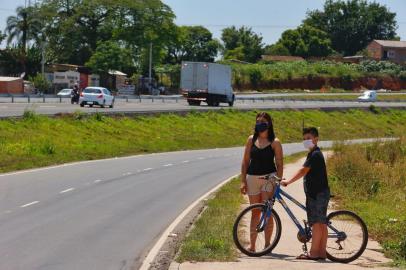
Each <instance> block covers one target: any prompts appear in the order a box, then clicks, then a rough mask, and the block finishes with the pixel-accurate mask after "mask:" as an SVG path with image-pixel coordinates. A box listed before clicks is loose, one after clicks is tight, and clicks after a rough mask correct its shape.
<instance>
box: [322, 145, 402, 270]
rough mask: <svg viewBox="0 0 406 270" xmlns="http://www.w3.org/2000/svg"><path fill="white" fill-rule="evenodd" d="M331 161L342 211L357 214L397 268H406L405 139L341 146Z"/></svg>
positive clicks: (331, 178)
mask: <svg viewBox="0 0 406 270" xmlns="http://www.w3.org/2000/svg"><path fill="white" fill-rule="evenodd" d="M334 153H335V154H334V156H333V157H332V158H330V159H329V161H328V164H329V166H328V168H329V175H330V186H331V188H332V191H333V193H334V194H335V195H336V200H338V203H339V204H340V205H341V208H347V209H350V210H353V211H355V212H356V213H358V214H359V215H360V216H361V217H362V218H363V219H364V221H365V222H366V223H367V226H368V229H369V232H370V235H372V237H374V238H375V239H377V240H378V241H379V242H380V243H381V244H382V246H383V248H384V250H385V254H386V255H387V256H389V257H391V258H393V259H394V262H395V265H396V266H402V267H403V268H406V203H405V201H406V171H405V168H406V139H405V138H403V139H402V140H400V141H396V142H385V143H373V144H369V145H352V146H342V145H338V146H336V147H335V149H334Z"/></svg>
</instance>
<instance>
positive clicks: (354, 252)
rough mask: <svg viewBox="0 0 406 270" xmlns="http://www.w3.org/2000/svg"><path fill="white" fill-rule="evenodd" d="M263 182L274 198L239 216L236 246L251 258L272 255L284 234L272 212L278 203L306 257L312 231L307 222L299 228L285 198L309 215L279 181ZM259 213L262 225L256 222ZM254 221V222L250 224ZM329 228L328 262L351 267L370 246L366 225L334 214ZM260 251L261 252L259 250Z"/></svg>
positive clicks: (271, 177) (343, 212)
mask: <svg viewBox="0 0 406 270" xmlns="http://www.w3.org/2000/svg"><path fill="white" fill-rule="evenodd" d="M263 179H265V180H266V181H269V182H267V184H272V185H273V190H274V191H273V194H270V195H271V196H270V198H269V199H268V200H266V201H265V202H264V203H257V204H252V205H250V206H248V207H247V208H245V209H244V210H243V211H242V212H241V213H240V214H239V215H238V217H237V219H236V221H235V223H234V226H233V238H234V243H235V245H236V246H237V248H238V249H239V250H240V251H241V252H242V253H244V254H246V255H248V256H251V257H260V256H263V255H266V254H269V253H271V251H272V250H273V249H274V248H275V247H276V246H277V244H278V242H279V240H280V237H281V233H282V223H281V220H280V218H279V215H278V214H277V212H276V211H275V209H273V207H274V204H275V201H278V202H279V203H280V204H281V205H282V207H283V208H284V210H285V211H286V212H287V214H288V215H289V217H290V219H291V220H292V221H293V222H294V224H295V225H296V227H297V228H298V233H297V239H298V240H299V242H301V243H302V244H303V246H302V248H303V252H304V254H306V255H307V254H308V249H307V243H308V242H309V241H310V240H311V238H312V232H311V228H310V227H309V226H308V223H307V221H306V220H303V222H304V226H302V225H301V224H300V222H299V221H298V219H297V218H296V216H295V215H294V214H293V213H292V211H291V210H290V208H289V207H288V205H287V204H286V202H285V200H284V199H283V197H285V198H286V199H288V200H289V201H291V202H293V203H294V204H295V205H297V206H298V207H299V208H301V209H302V210H304V211H306V207H305V206H304V205H303V204H301V203H300V202H298V201H297V200H296V199H295V198H293V197H292V196H290V195H289V194H288V193H286V192H285V191H283V190H282V189H281V185H280V181H281V179H280V178H278V177H276V176H274V175H267V176H265V177H263ZM254 212H256V214H257V215H256V216H255V215H254V217H253V215H252V213H254ZM259 213H260V217H259V221H258V222H255V218H257V217H258V215H259ZM251 218H253V220H254V222H251ZM257 219H258V218H257ZM247 224H248V225H247ZM268 226H271V227H268ZM247 227H248V233H247ZM327 227H328V237H327V258H328V259H329V260H331V261H334V262H340V263H349V262H352V261H354V260H356V259H357V258H359V257H360V256H361V255H362V253H363V252H364V250H365V248H366V246H367V243H368V229H367V227H366V225H365V222H364V221H363V220H362V219H361V218H360V217H359V216H358V215H357V214H355V213H353V212H351V211H346V210H340V211H334V212H331V213H329V214H328V215H327ZM267 230H268V231H267ZM267 232H268V235H267ZM247 236H248V239H247ZM261 239H265V240H264V241H263V242H261V243H259V241H258V240H261ZM250 241H255V247H256V249H255V250H251V249H249V247H248V245H249V244H250V243H251V242H250ZM257 247H259V248H260V249H261V250H257Z"/></svg>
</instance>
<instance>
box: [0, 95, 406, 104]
mask: <svg viewBox="0 0 406 270" xmlns="http://www.w3.org/2000/svg"><path fill="white" fill-rule="evenodd" d="M115 99H116V101H118V100H120V101H125V102H130V101H138V102H140V103H141V102H142V101H143V100H145V101H146V100H149V101H150V102H162V103H165V102H167V101H175V102H176V103H178V102H179V101H181V100H185V98H184V97H183V96H181V95H172V96H152V95H141V96H138V95H126V96H124V95H123V96H115ZM2 100H5V101H2ZM38 100H39V102H42V103H47V101H48V102H51V101H52V102H54V103H55V102H56V103H63V102H64V103H68V102H70V97H69V96H68V97H62V96H57V95H28V94H0V103H1V102H3V103H4V102H11V103H17V102H18V101H19V103H23V102H27V103H32V102H33V101H37V102H35V103H38ZM235 100H236V101H239V102H241V103H245V102H252V103H257V102H263V103H264V102H303V101H309V102H358V100H356V99H355V98H354V100H349V99H340V98H337V99H323V98H311V99H309V98H306V99H303V98H300V97H297V98H294V97H284V96H281V97H275V96H269V97H263V96H262V97H252V96H248V97H246V96H244V95H239V96H236V98H235ZM377 102H388V103H399V102H406V100H402V99H392V100H378V101H377Z"/></svg>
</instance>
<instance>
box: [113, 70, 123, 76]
mask: <svg viewBox="0 0 406 270" xmlns="http://www.w3.org/2000/svg"><path fill="white" fill-rule="evenodd" d="M109 74H110V75H116V76H127V74H125V73H123V72H121V71H118V70H109Z"/></svg>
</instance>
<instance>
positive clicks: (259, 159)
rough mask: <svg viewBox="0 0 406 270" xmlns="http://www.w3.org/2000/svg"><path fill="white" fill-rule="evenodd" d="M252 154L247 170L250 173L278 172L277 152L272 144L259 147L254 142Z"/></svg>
mask: <svg viewBox="0 0 406 270" xmlns="http://www.w3.org/2000/svg"><path fill="white" fill-rule="evenodd" d="M250 155H251V157H250V164H249V166H248V171H247V173H248V174H249V175H265V174H270V173H274V172H276V166H275V152H274V151H273V148H272V144H270V145H268V146H267V147H265V148H258V147H257V146H256V145H255V142H253V143H252V147H251V153H250Z"/></svg>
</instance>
